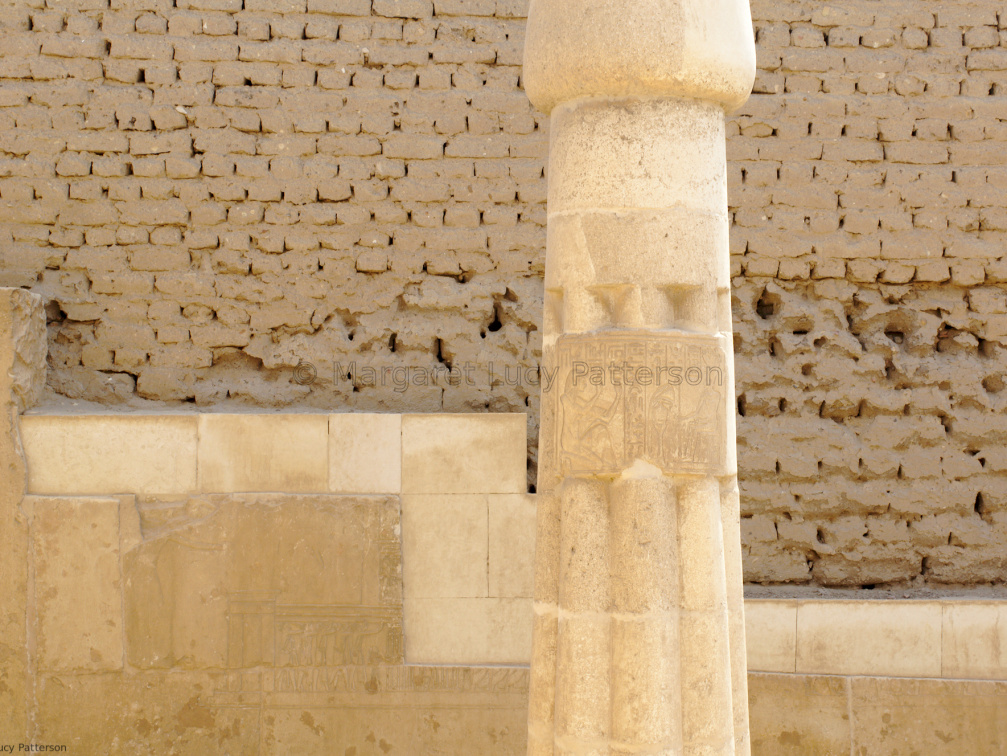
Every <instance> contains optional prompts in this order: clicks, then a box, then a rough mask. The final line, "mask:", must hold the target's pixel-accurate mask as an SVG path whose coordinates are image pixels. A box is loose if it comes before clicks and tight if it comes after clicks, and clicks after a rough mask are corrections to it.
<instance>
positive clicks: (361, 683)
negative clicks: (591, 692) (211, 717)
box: [214, 665, 528, 705]
mask: <svg viewBox="0 0 1007 756" xmlns="http://www.w3.org/2000/svg"><path fill="white" fill-rule="evenodd" d="M221 683H222V685H221V687H219V688H218V689H217V690H216V691H215V692H214V694H215V696H216V697H217V698H218V699H219V700H221V701H226V700H228V699H238V698H239V697H244V698H246V699H247V698H248V697H249V696H250V695H251V694H266V695H267V696H268V695H269V694H280V693H308V694H311V693H367V694H370V695H375V694H378V693H489V694H501V695H504V694H516V695H524V694H526V693H527V692H528V669H527V668H526V667H422V666H411V665H410V666H406V665H387V666H367V665H364V666H307V667H289V668H275V669H267V670H258V671H256V672H238V671H235V672H231V673H229V674H228V675H227V676H226V678H223V679H222V680H221ZM326 703H328V702H326V701H325V699H320V700H319V701H318V702H317V703H316V704H315V705H325V704H326Z"/></svg>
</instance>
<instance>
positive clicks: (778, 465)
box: [776, 460, 790, 519]
mask: <svg viewBox="0 0 1007 756" xmlns="http://www.w3.org/2000/svg"><path fill="white" fill-rule="evenodd" d="M776 474H777V475H779V474H780V460H776ZM784 514H786V512H784ZM789 517H790V516H789V515H787V518H788V519H789Z"/></svg>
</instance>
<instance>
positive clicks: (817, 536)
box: [815, 528, 825, 546]
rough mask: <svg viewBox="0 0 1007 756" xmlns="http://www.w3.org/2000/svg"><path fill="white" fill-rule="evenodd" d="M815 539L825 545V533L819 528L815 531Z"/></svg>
mask: <svg viewBox="0 0 1007 756" xmlns="http://www.w3.org/2000/svg"><path fill="white" fill-rule="evenodd" d="M815 539H816V540H817V541H818V542H819V543H820V544H822V545H823V546H824V545H825V533H823V532H822V529H821V528H819V529H818V531H817V532H816V533H815Z"/></svg>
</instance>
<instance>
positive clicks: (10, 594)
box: [0, 288, 46, 742]
mask: <svg viewBox="0 0 1007 756" xmlns="http://www.w3.org/2000/svg"><path fill="white" fill-rule="evenodd" d="M45 357H46V333H45V313H44V312H43V309H42V299H41V298H40V297H39V296H38V295H36V294H32V293H31V292H28V291H25V290H23V289H8V288H0V409H2V412H0V733H9V738H8V739H9V740H12V741H13V740H14V739H17V738H21V739H22V740H25V741H26V742H27V737H28V710H27V704H28V699H29V693H30V686H31V681H30V679H29V664H28V661H29V660H28V653H29V638H28V633H27V606H28V605H27V600H28V521H27V519H26V518H25V516H24V513H23V512H22V511H21V502H22V500H23V499H24V494H25V465H24V454H23V453H22V451H21V438H20V435H19V433H18V415H19V414H20V413H21V412H24V411H25V410H26V409H28V408H29V407H31V406H32V405H33V404H35V403H36V402H37V401H38V400H39V398H40V397H41V395H42V389H43V388H44V387H45Z"/></svg>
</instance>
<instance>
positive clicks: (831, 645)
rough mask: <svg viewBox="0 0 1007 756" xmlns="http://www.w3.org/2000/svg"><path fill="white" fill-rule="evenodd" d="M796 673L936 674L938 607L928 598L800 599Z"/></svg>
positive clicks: (927, 675) (899, 675) (938, 637)
mask: <svg viewBox="0 0 1007 756" xmlns="http://www.w3.org/2000/svg"><path fill="white" fill-rule="evenodd" d="M797 671H798V672H799V673H805V674H815V673H825V674H845V675H877V676H880V675H891V676H894V677H940V674H941V606H940V604H938V603H936V602H931V601H862V602H856V601H805V602H801V603H800V604H799V605H798V608H797Z"/></svg>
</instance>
